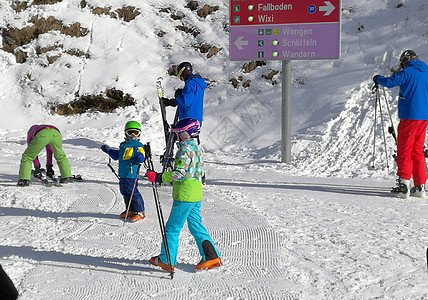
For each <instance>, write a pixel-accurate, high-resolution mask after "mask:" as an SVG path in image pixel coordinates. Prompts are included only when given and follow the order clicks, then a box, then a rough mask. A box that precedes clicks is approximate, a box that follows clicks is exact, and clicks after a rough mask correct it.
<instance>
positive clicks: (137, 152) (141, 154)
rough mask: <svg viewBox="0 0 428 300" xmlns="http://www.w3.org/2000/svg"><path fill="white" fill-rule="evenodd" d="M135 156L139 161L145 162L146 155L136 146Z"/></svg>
mask: <svg viewBox="0 0 428 300" xmlns="http://www.w3.org/2000/svg"><path fill="white" fill-rule="evenodd" d="M134 157H135V158H136V159H137V160H138V162H139V163H143V162H144V155H143V153H141V152H139V151H138V147H134Z"/></svg>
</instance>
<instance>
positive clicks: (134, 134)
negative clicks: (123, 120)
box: [125, 129, 141, 138]
mask: <svg viewBox="0 0 428 300" xmlns="http://www.w3.org/2000/svg"><path fill="white" fill-rule="evenodd" d="M125 133H126V135H127V136H129V137H133V138H136V137H139V136H140V133H141V132H140V131H139V130H138V129H127V130H126V131H125Z"/></svg>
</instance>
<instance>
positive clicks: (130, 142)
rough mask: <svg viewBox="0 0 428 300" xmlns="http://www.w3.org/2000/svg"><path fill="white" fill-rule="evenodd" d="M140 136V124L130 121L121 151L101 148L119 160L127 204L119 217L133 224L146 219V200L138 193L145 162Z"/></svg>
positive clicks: (122, 190)
mask: <svg viewBox="0 0 428 300" xmlns="http://www.w3.org/2000/svg"><path fill="white" fill-rule="evenodd" d="M140 134H141V125H140V123H138V122H136V121H129V122H127V123H126V125H125V141H124V142H122V143H121V144H120V145H119V150H113V149H110V148H109V147H108V146H107V145H102V146H101V150H103V151H104V152H105V153H107V154H108V155H109V156H110V157H111V158H112V159H114V160H119V187H120V193H121V194H122V195H123V200H124V202H125V211H124V212H123V213H121V214H120V216H119V217H120V218H121V219H127V220H129V221H131V222H136V221H139V220H142V219H144V218H145V217H146V215H145V212H144V200H143V197H142V196H141V194H140V192H139V191H138V179H139V175H138V170H139V165H140V164H141V163H143V162H144V160H145V154H144V145H143V144H141V143H140V140H139V138H140ZM130 201H131V203H130ZM128 206H129V211H128V214H127V213H126V211H127V208H128Z"/></svg>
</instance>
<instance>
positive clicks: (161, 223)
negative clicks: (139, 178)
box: [145, 143, 174, 279]
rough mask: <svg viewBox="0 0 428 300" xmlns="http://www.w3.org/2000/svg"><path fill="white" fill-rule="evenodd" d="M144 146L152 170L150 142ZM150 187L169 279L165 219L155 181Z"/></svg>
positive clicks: (172, 276) (168, 254)
mask: <svg viewBox="0 0 428 300" xmlns="http://www.w3.org/2000/svg"><path fill="white" fill-rule="evenodd" d="M145 148H146V154H147V163H148V166H149V169H150V170H154V166H153V160H152V153H151V149H150V143H147V145H146V147H145ZM152 188H153V196H154V198H155V204H156V212H157V215H158V221H159V226H160V230H161V235H162V244H163V247H164V249H165V254H166V259H167V262H168V267H169V271H170V273H169V275H170V277H171V279H173V278H174V271H173V270H172V264H171V255H170V252H169V246H168V240H167V237H166V230H165V221H164V218H163V213H162V208H161V203H160V200H159V194H158V190H157V185H156V183H155V182H152Z"/></svg>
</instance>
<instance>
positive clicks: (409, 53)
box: [400, 50, 418, 67]
mask: <svg viewBox="0 0 428 300" xmlns="http://www.w3.org/2000/svg"><path fill="white" fill-rule="evenodd" d="M414 56H416V57H418V55H417V54H416V52H415V51H413V50H406V51H404V52H403V53H401V55H400V65H401V67H404V63H405V62H406V61H408V60H410V59H411V58H412V57H414Z"/></svg>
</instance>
